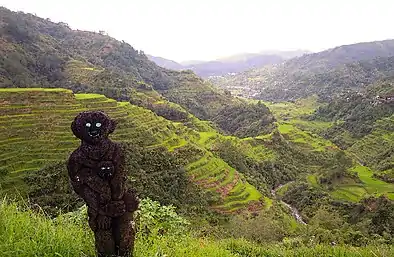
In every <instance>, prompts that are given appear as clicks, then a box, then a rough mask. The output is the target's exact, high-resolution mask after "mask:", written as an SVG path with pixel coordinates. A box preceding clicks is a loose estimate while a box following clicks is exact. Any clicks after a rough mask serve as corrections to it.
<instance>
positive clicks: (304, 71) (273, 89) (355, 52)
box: [212, 40, 394, 101]
mask: <svg viewBox="0 0 394 257" xmlns="http://www.w3.org/2000/svg"><path fill="white" fill-rule="evenodd" d="M393 66H394V40H386V41H377V42H370V43H360V44H354V45H348V46H340V47H336V48H334V49H330V50H326V51H323V52H319V53H315V54H309V55H304V56H301V57H296V58H293V59H290V60H288V61H286V62H284V63H283V64H280V65H275V66H269V67H265V68H262V69H254V70H250V71H246V72H244V73H241V74H238V75H236V76H227V77H225V78H222V79H215V80H212V82H213V83H215V84H217V85H219V86H221V87H223V88H226V89H230V90H232V91H235V92H237V93H239V94H241V95H244V96H249V97H253V98H257V99H264V100H270V101H271V100H272V101H281V100H295V99H297V98H303V97H308V96H310V95H312V94H317V95H318V96H319V97H321V98H322V99H326V100H327V98H330V97H333V96H334V95H336V94H339V93H341V92H346V91H348V90H351V91H353V90H358V89H360V88H363V87H365V86H366V85H368V84H371V83H374V82H376V81H377V80H379V79H382V78H386V77H390V76H393V75H394V73H393Z"/></svg>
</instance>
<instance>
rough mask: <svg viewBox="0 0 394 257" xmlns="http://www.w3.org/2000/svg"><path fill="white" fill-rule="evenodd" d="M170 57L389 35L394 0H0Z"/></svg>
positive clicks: (315, 47) (322, 45)
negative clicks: (101, 32) (102, 31)
mask: <svg viewBox="0 0 394 257" xmlns="http://www.w3.org/2000/svg"><path fill="white" fill-rule="evenodd" d="M0 5H2V6H5V7H7V8H9V9H11V10H14V11H15V10H18V11H24V12H30V13H35V14H37V15H38V16H40V17H43V18H50V19H51V20H53V21H55V22H58V21H63V22H66V23H68V24H69V25H70V26H71V27H72V28H75V29H76V28H78V29H83V30H93V31H99V30H105V31H106V32H108V33H109V35H110V36H113V37H115V38H117V39H119V40H125V41H126V42H128V43H130V44H131V45H132V46H133V47H135V48H137V49H141V50H143V51H144V52H145V53H149V54H152V55H156V56H161V57H165V58H168V59H172V60H175V61H184V60H210V59H215V58H218V57H223V56H228V55H232V54H236V53H243V52H259V51H261V50H267V49H278V50H289V49H300V48H301V49H308V50H312V51H319V50H323V49H326V48H331V47H334V46H338V45H343V44H351V43H356V42H362V41H374V40H383V39H389V38H394V29H393V28H392V26H393V24H394V0H373V1H365V0H327V1H322V0H272V1H266V0H193V1H192V0H139V1H137V0H128V1H126V0H106V1H102V0H61V1H57V0H0Z"/></svg>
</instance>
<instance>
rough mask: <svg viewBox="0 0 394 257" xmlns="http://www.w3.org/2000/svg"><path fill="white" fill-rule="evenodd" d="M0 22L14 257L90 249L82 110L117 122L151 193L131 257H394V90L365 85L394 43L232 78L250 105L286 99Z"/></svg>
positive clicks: (43, 23)
mask: <svg viewBox="0 0 394 257" xmlns="http://www.w3.org/2000/svg"><path fill="white" fill-rule="evenodd" d="M0 16H1V20H0V42H1V44H0V87H1V89H0V99H1V100H0V194H1V195H6V197H7V199H12V200H15V203H10V202H7V201H3V202H2V203H0V214H1V215H0V232H1V233H0V252H2V253H4V254H5V256H15V255H19V256H32V255H34V256H38V255H39V256H53V255H61V256H75V255H78V256H79V255H83V256H85V255H90V254H91V253H92V249H93V243H92V237H91V234H90V232H89V229H87V227H86V225H87V224H86V208H85V207H84V206H83V202H82V201H81V199H79V198H78V197H77V196H76V194H75V193H73V190H72V189H71V188H70V185H69V181H68V176H67V171H66V167H65V160H66V159H67V157H68V156H69V154H70V152H71V151H72V150H74V149H75V148H76V147H77V146H78V145H79V142H78V140H77V139H76V138H75V137H74V136H73V134H72V132H71V129H70V123H71V121H72V120H73V118H74V117H75V116H76V114H77V113H79V112H81V111H85V110H103V111H105V112H106V113H108V114H109V116H110V117H111V118H113V119H115V120H116V121H117V122H118V127H117V129H116V130H115V133H114V134H112V135H111V138H112V139H113V140H115V141H118V142H120V143H121V145H122V147H123V149H124V151H125V154H126V160H127V164H126V165H127V170H128V177H129V183H130V186H131V187H133V188H135V189H136V190H137V192H138V194H139V196H140V197H141V198H142V199H144V200H143V202H142V205H141V211H140V212H138V214H137V221H139V223H138V224H137V225H138V228H139V230H138V237H137V239H138V240H137V246H136V256H316V255H322V256H326V255H341V256H342V255H343V256H359V255H365V256H379V255H381V256H391V255H392V253H393V248H392V247H391V246H390V245H392V244H393V240H394V237H393V235H394V224H393V221H394V216H393V215H394V202H393V199H394V188H393V184H392V182H393V178H394V176H393V174H394V173H393V149H394V146H393V142H394V138H393V135H394V134H393V131H394V128H393V124H394V123H393V121H394V118H393V112H394V110H393V105H392V103H393V102H392V99H393V98H392V94H393V84H392V79H389V78H388V79H385V80H381V81H379V82H377V83H375V84H373V85H369V84H368V83H370V82H372V81H376V80H378V79H381V78H383V77H385V76H389V75H390V74H391V72H392V68H391V67H392V57H384V56H386V55H385V54H387V55H391V53H392V51H393V48H392V47H393V45H392V41H384V42H381V43H379V44H378V45H380V46H382V45H383V46H384V49H383V48H382V49H380V46H379V49H375V46H376V44H374V43H373V44H366V45H363V44H361V45H358V46H357V47H356V48H359V47H361V49H363V48H364V46H366V47H373V48H374V49H375V50H376V53H377V52H380V53H381V56H383V57H380V58H377V59H374V60H371V59H370V58H373V57H374V56H375V55H376V53H375V54H374V53H369V54H367V57H365V56H364V57H359V55H358V54H353V52H352V51H350V53H348V56H349V57H350V58H344V59H341V58H343V56H344V54H345V53H347V52H349V51H348V50H349V49H346V51H343V49H342V48H338V49H337V50H336V51H334V52H333V53H331V52H330V51H328V52H325V53H324V54H323V56H322V54H314V55H307V56H303V57H299V58H296V59H293V60H290V61H288V62H286V63H284V64H282V65H279V66H277V67H274V68H265V69H264V72H266V71H269V74H268V75H267V74H265V73H264V75H261V74H260V71H256V70H254V71H250V72H245V73H244V74H243V75H242V74H241V76H234V80H237V81H238V78H240V77H241V83H244V82H245V81H247V82H245V85H247V84H248V83H251V84H253V85H254V86H255V87H252V88H251V91H250V92H248V94H249V95H251V94H256V95H255V96H258V95H259V94H260V93H264V94H265V96H266V98H265V99H266V100H280V99H292V100H291V101H290V102H276V103H274V102H263V101H259V100H250V99H242V98H234V97H232V96H231V93H230V92H228V91H226V90H219V89H217V88H215V87H213V85H212V84H210V83H209V82H206V81H203V80H202V79H200V78H199V77H197V76H196V75H195V74H194V73H193V72H191V71H180V72H179V71H171V70H166V69H164V68H160V67H158V66H156V65H155V64H154V63H152V62H150V61H149V60H148V59H147V57H146V56H145V54H144V53H143V52H141V51H136V50H135V49H134V48H132V47H131V46H130V45H128V44H127V43H125V42H119V41H117V40H115V39H113V38H110V37H108V36H106V35H103V34H99V33H92V32H85V31H74V30H71V29H70V28H69V27H68V26H67V25H66V24H64V23H58V24H55V23H52V22H50V21H49V20H43V19H41V18H38V17H36V16H34V15H31V14H24V13H13V12H11V11H9V10H7V9H5V8H0ZM353 47H354V46H350V49H352V48H353ZM326 54H327V55H326ZM324 56H326V57H324ZM323 57H324V58H323ZM322 58H323V60H321V59H322ZM338 58H339V59H341V60H338ZM354 60H358V61H359V62H358V63H356V64H354V63H350V62H353V61H354ZM288 70H291V71H293V72H287V71H288ZM354 70H356V71H357V72H354ZM283 73H286V74H283ZM245 74H247V76H246V77H245V76H244V75H245ZM348 74H354V77H353V76H350V77H349V76H348ZM249 75H250V76H249ZM282 75H283V76H282ZM278 76H279V77H280V78H278ZM271 79H274V80H275V82H276V83H273V81H272V80H271ZM289 79H290V80H289ZM237 83H238V82H237ZM362 83H364V84H363V86H362V87H363V88H364V89H362V90H360V89H359V84H362ZM265 85H266V86H265ZM273 85H274V86H275V88H273ZM228 86H229V87H232V86H233V84H232V83H230V84H229V85H228ZM262 86H263V87H264V89H262V90H261V89H260V87H262ZM30 87H31V88H30ZM334 89H335V90H334ZM353 90H356V91H357V93H354V92H353ZM300 96H302V97H304V96H308V98H304V99H296V98H298V97H300ZM326 96H327V97H326ZM322 100H323V101H322ZM327 101H328V102H327ZM267 107H268V108H267ZM26 199H28V201H27V200H26ZM150 199H152V200H150ZM25 201H27V203H26V202H25ZM17 206H18V207H17ZM298 213H299V214H300V216H298ZM300 218H302V221H305V222H306V223H307V224H304V222H301V221H300ZM32 224H34V226H33V225H32ZM24 226H26V227H27V229H25V230H23V227H24ZM33 227H34V231H33ZM11 235H12V236H11ZM74 239H77V240H79V242H78V243H75V240H74ZM52 240H57V242H55V243H54V242H53V241H52ZM51 244H53V247H51ZM74 244H75V247H74ZM330 244H331V245H330ZM334 244H336V245H335V246H334ZM329 245H330V246H329Z"/></svg>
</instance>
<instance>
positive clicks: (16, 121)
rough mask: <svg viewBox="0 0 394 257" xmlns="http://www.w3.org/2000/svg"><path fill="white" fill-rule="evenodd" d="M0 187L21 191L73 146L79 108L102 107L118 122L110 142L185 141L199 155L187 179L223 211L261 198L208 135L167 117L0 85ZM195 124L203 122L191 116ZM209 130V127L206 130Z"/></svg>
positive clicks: (63, 93)
mask: <svg viewBox="0 0 394 257" xmlns="http://www.w3.org/2000/svg"><path fill="white" fill-rule="evenodd" d="M0 99H1V100H0V171H1V172H0V174H1V175H0V188H1V191H2V193H3V194H4V193H15V190H16V191H17V192H18V193H21V194H22V195H23V194H24V191H25V186H26V185H24V183H23V180H22V178H23V176H24V175H25V174H27V173H28V172H29V171H35V170H39V169H40V168H42V167H44V166H45V165H48V164H50V163H54V162H57V161H64V160H66V159H67V158H68V156H69V154H70V153H71V152H72V151H73V150H74V149H75V148H76V147H78V145H79V140H77V139H76V138H75V137H74V135H73V134H72V132H71V128H70V125H71V122H72V120H73V119H74V117H75V116H76V115H77V114H78V113H79V112H81V111H86V110H103V111H105V112H106V113H107V114H108V115H109V116H110V117H111V118H113V119H115V120H116V121H117V122H118V126H117V129H116V130H115V132H114V133H113V134H112V135H111V138H112V139H113V140H115V141H119V142H125V143H130V144H138V145H141V146H144V147H146V148H155V147H159V146H164V147H166V148H167V149H168V150H169V151H175V150H176V149H180V148H182V147H185V146H187V145H192V146H193V147H197V148H200V149H201V150H202V151H203V153H205V154H204V155H203V156H197V157H198V158H196V159H197V161H195V162H192V163H189V164H188V165H187V167H186V169H187V171H188V174H189V175H190V179H192V180H193V181H194V182H195V183H197V184H198V185H200V186H201V187H202V188H204V189H205V190H207V191H210V192H213V193H214V194H216V195H217V199H218V200H217V202H216V204H215V205H214V206H213V208H215V209H216V210H218V211H221V212H224V213H230V212H236V211H242V210H246V209H247V208H252V209H256V206H258V208H257V209H261V206H262V204H263V203H262V201H263V199H264V198H263V196H262V195H261V193H260V192H259V191H257V190H256V189H255V188H254V187H253V186H252V185H250V184H249V183H247V182H246V179H245V178H244V176H243V175H242V174H240V173H239V172H238V171H236V170H235V169H234V168H233V167H231V166H229V165H228V164H227V163H226V162H225V161H223V160H222V159H220V158H218V157H217V156H214V155H213V154H212V153H211V152H210V150H211V149H210V147H211V146H210V144H209V136H207V134H206V133H211V134H210V135H215V133H214V132H199V131H196V130H192V129H190V128H187V127H186V126H184V125H183V124H182V123H175V122H171V121H168V120H166V119H164V118H162V117H160V116H157V115H156V114H155V113H153V112H151V111H150V110H147V109H144V108H142V107H138V106H135V105H132V104H130V103H129V102H117V101H115V100H113V99H108V98H106V97H105V96H103V95H99V94H73V93H72V92H71V91H70V90H66V89H40V88H34V89H33V88H25V89H0ZM193 119H194V120H195V122H196V123H198V124H197V127H198V126H200V127H203V128H205V129H206V128H207V126H206V125H205V124H204V123H203V122H202V121H199V120H198V119H196V118H193ZM211 130H212V131H213V129H211Z"/></svg>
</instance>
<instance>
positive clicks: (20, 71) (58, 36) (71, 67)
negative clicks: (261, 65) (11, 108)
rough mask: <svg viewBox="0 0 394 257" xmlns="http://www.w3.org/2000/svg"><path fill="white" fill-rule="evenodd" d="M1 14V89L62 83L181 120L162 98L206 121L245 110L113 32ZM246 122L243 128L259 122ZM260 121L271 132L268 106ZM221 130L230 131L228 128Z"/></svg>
mask: <svg viewBox="0 0 394 257" xmlns="http://www.w3.org/2000/svg"><path fill="white" fill-rule="evenodd" d="M0 17H1V20H0V35H1V36H0V42H1V44H0V87H32V86H39V87H52V88H53V87H62V88H68V89H72V90H73V91H74V92H90V93H101V94H104V95H106V96H107V97H110V98H114V99H117V100H130V101H132V102H133V103H135V104H138V105H140V106H144V107H146V108H149V109H151V110H153V111H160V109H163V106H164V108H166V109H167V110H168V111H167V114H168V113H171V114H172V113H174V115H172V116H176V117H177V118H179V117H180V116H182V117H184V116H185V114H184V113H183V114H182V113H179V110H177V109H176V110H174V109H173V108H172V106H169V105H168V104H167V105H163V102H162V100H165V99H169V100H170V101H172V102H174V103H178V104H180V105H181V106H182V107H183V108H185V109H186V110H187V111H188V112H190V113H191V114H194V115H195V116H197V117H198V118H201V119H205V120H214V119H215V117H216V116H217V115H218V114H219V113H221V115H223V110H224V109H225V108H239V109H241V110H242V109H244V105H248V103H246V102H245V101H241V100H239V99H235V98H233V97H231V96H230V95H228V94H225V93H223V92H220V91H219V90H217V89H216V88H214V87H212V86H211V85H210V84H208V83H206V82H204V81H202V80H201V79H200V78H198V77H197V76H196V75H195V74H193V73H192V72H189V71H183V72H176V71H171V70H167V69H164V68H161V67H159V66H157V65H155V64H154V63H153V62H151V61H149V60H148V58H147V57H146V56H145V54H144V53H143V52H141V51H137V50H135V49H134V48H133V47H131V46H130V45H129V44H127V43H125V42H120V41H117V40H115V39H114V38H111V37H109V36H106V35H102V34H99V33H94V32H88V31H79V30H71V29H70V28H69V27H68V26H67V24H64V23H57V24H55V23H53V22H51V21H49V20H44V19H42V18H39V17H37V16H34V15H32V14H24V13H21V12H19V13H14V12H11V11H9V10H7V9H5V8H0ZM249 108H253V106H249ZM260 111H262V109H260ZM239 113H240V115H243V113H242V112H239ZM161 114H163V111H161ZM163 115H164V114H163ZM169 116H171V115H167V117H169ZM186 116H187V115H186ZM243 121H244V122H245V123H244V124H240V126H244V125H245V126H247V125H248V124H251V123H255V122H256V120H245V119H243ZM259 121H261V125H260V129H261V130H260V131H259V132H261V131H263V132H264V131H270V128H269V126H265V125H266V124H272V122H273V117H272V115H271V114H270V112H269V110H268V109H267V108H266V109H265V111H264V112H262V113H261V115H260V117H259ZM257 122H258V121H257ZM221 129H222V130H223V131H224V132H229V131H228V130H227V129H226V128H225V127H222V128H221ZM242 136H251V135H249V134H244V135H242Z"/></svg>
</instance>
